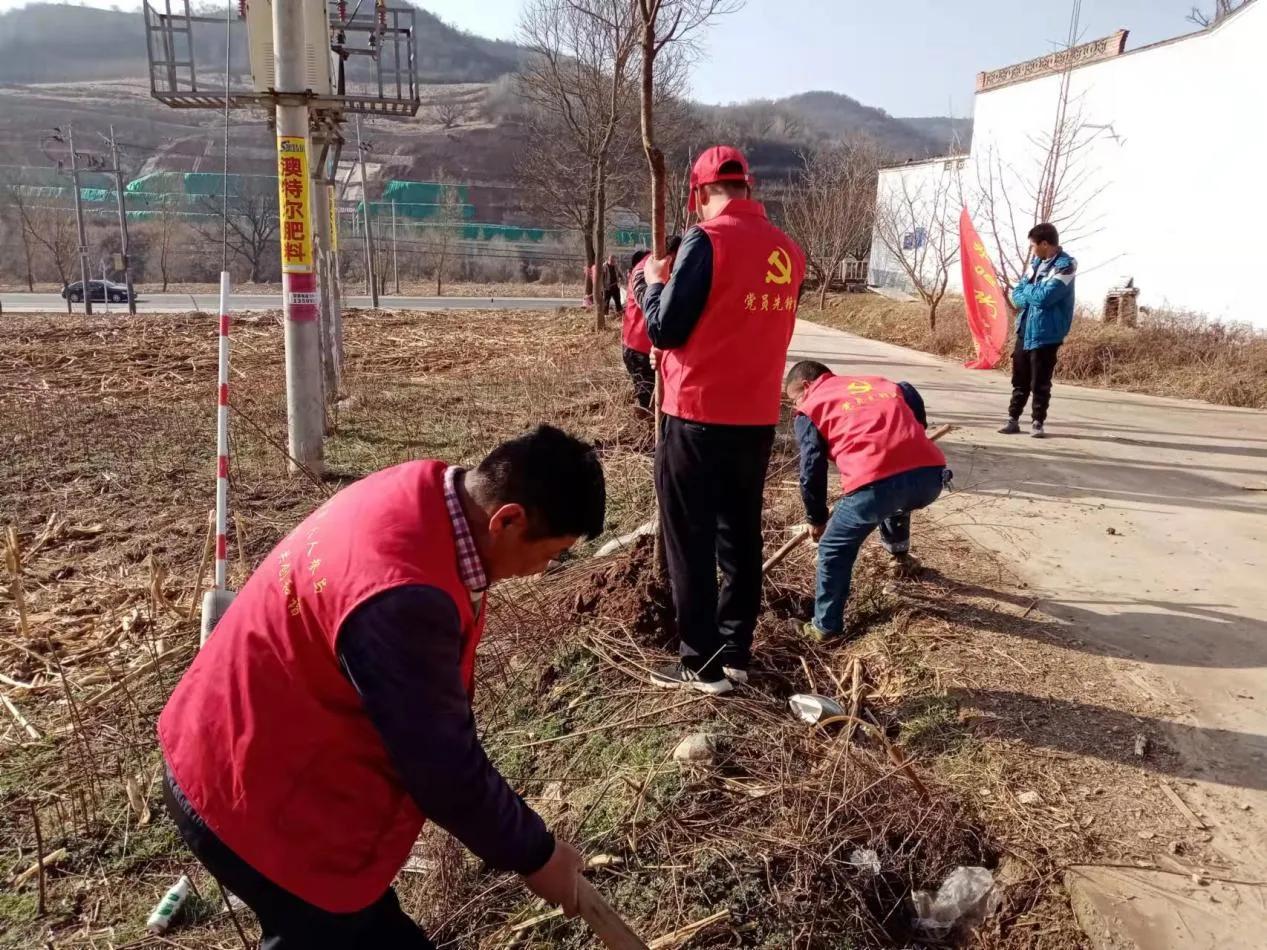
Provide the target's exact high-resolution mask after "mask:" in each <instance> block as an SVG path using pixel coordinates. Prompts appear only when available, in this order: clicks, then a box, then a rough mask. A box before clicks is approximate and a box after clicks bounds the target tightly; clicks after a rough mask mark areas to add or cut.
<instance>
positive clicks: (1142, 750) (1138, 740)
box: [1135, 735, 1153, 759]
mask: <svg viewBox="0 0 1267 950" xmlns="http://www.w3.org/2000/svg"><path fill="white" fill-rule="evenodd" d="M1152 745H1153V743H1152V740H1151V739H1149V738H1148V736H1145V735H1138V736H1136V737H1135V754H1136V755H1137V756H1139V757H1140V758H1141V759H1142V758H1143V757H1144V756H1146V755H1148V750H1149V749H1151V748H1152Z"/></svg>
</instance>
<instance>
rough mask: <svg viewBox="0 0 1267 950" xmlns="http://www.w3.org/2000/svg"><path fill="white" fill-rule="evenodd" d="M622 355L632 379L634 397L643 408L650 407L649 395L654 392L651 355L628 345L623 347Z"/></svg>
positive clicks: (653, 372)
mask: <svg viewBox="0 0 1267 950" xmlns="http://www.w3.org/2000/svg"><path fill="white" fill-rule="evenodd" d="M624 357H625V369H626V370H628V371H629V378H630V379H631V380H633V388H634V398H635V399H637V400H638V405H640V406H641V407H642V408H643V409H650V408H651V397H652V394H653V393H654V392H655V371H654V370H652V368H651V357H650V355H649V354H647V353H639V352H638V351H637V350H631V349H630V348H629V347H625V349H624Z"/></svg>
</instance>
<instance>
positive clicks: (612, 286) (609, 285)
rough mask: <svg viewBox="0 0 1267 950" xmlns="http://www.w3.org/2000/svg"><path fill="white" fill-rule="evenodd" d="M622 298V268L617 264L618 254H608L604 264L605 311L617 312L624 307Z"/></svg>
mask: <svg viewBox="0 0 1267 950" xmlns="http://www.w3.org/2000/svg"><path fill="white" fill-rule="evenodd" d="M624 306H625V305H624V302H623V301H622V300H621V299H620V268H619V267H617V266H616V255H615V254H608V255H607V260H606V261H605V262H604V264H603V313H611V312H612V309H613V307H614V308H615V312H616V313H620V311H621V310H622V309H624Z"/></svg>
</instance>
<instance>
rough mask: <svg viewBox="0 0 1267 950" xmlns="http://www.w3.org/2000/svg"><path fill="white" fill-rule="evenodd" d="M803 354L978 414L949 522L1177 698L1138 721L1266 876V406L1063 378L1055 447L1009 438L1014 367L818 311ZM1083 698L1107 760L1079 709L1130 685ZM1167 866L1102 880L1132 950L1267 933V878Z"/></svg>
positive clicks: (1230, 844)
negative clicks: (1237, 883)
mask: <svg viewBox="0 0 1267 950" xmlns="http://www.w3.org/2000/svg"><path fill="white" fill-rule="evenodd" d="M789 358H790V359H793V360H795V359H804V358H812V359H820V360H823V361H824V362H827V363H829V364H831V365H833V366H835V367H837V368H839V369H849V370H853V371H856V372H860V373H875V374H880V375H885V376H889V377H891V378H894V379H906V380H909V381H910V382H912V383H914V384H915V385H916V386H917V387H918V388H919V389H920V391H921V392H922V393H923V396H924V399H925V401H926V402H927V404H928V407H929V420H930V422H932V423H933V424H940V423H944V422H951V423H954V424H955V425H958V426H962V428H961V429H960V430H959V431H957V432H955V433H952V434H951V435H950V436H949V437H948V438H946V439H945V440H943V442H942V445H943V446H944V447H945V448H946V450H947V455H948V456H949V457H950V460H951V465H952V467H953V468H954V470H955V478H956V483H957V486H958V488H959V493H958V494H956V495H954V496H952V497H951V498H949V499H946V500H945V501H943V502H941V503H939V506H938V517H939V519H940V520H942V521H943V522H945V523H949V524H954V525H956V526H958V527H960V528H961V529H962V530H964V531H965V532H966V533H967V534H968V536H969V537H971V538H972V539H974V540H975V541H977V542H978V543H980V544H982V545H983V546H985V547H987V548H989V549H991V550H993V551H995V552H997V553H999V554H1000V555H1002V556H1003V559H1004V561H1005V563H1008V564H1010V565H1011V566H1012V568H1013V569H1014V570H1015V572H1016V574H1017V575H1018V576H1019V577H1020V579H1021V580H1023V581H1024V582H1025V583H1026V584H1028V586H1029V588H1030V589H1031V590H1032V591H1033V592H1034V598H1035V599H1036V601H1037V609H1039V610H1042V611H1043V612H1045V613H1047V614H1049V615H1051V616H1053V617H1056V618H1058V619H1060V620H1063V621H1065V622H1067V623H1068V624H1069V625H1070V627H1071V633H1073V635H1074V636H1075V637H1076V638H1077V639H1076V640H1073V641H1071V642H1072V643H1074V644H1077V646H1075V647H1071V649H1083V650H1086V651H1088V652H1090V653H1094V654H1099V655H1103V656H1106V657H1109V658H1110V659H1112V660H1113V662H1114V666H1115V668H1116V669H1117V670H1118V671H1119V672H1120V674H1121V676H1120V681H1121V684H1122V688H1123V690H1134V691H1136V692H1144V693H1147V694H1148V695H1150V696H1151V697H1153V698H1154V699H1157V700H1160V701H1162V702H1164V703H1165V704H1166V705H1167V707H1168V708H1169V709H1170V710H1171V711H1172V714H1171V716H1170V717H1168V719H1166V720H1165V721H1160V722H1146V723H1141V724H1140V725H1141V726H1143V727H1145V728H1140V730H1139V731H1140V732H1152V733H1153V734H1160V735H1165V736H1168V737H1169V740H1170V742H1171V744H1172V745H1173V746H1174V748H1175V750H1176V751H1177V752H1178V755H1177V756H1175V757H1174V763H1173V764H1167V765H1166V766H1165V767H1164V770H1162V768H1161V767H1158V766H1154V769H1155V770H1156V771H1158V773H1159V774H1158V775H1157V778H1158V779H1160V780H1162V781H1165V782H1167V783H1168V784H1169V785H1170V787H1171V789H1173V790H1174V791H1175V792H1176V793H1177V794H1178V795H1179V796H1180V797H1181V798H1182V799H1183V801H1184V802H1186V804H1187V806H1189V807H1190V809H1191V810H1192V812H1193V813H1194V815H1193V817H1192V818H1191V819H1189V820H1190V821H1193V822H1194V823H1195V822H1196V821H1197V820H1200V822H1201V823H1202V824H1204V825H1206V827H1207V828H1208V831H1209V833H1210V834H1211V835H1212V842H1211V843H1212V844H1213V846H1214V847H1215V848H1216V849H1217V850H1218V851H1219V852H1220V853H1221V854H1222V855H1223V856H1224V857H1225V859H1226V865H1225V866H1222V867H1218V868H1214V867H1211V868H1209V869H1208V873H1209V874H1211V875H1213V876H1216V877H1226V878H1231V879H1237V880H1242V881H1267V678H1265V676H1264V673H1265V670H1264V667H1267V413H1265V412H1257V411H1252V410H1241V409H1227V408H1221V407H1216V406H1211V405H1207V404H1204V403H1197V402H1190V401H1182V400H1176V399H1163V398H1155V397H1148V396H1138V395H1133V394H1129V393H1121V392H1114V391H1109V390H1097V389H1084V388H1079V387H1074V386H1057V387H1056V389H1055V393H1054V395H1053V398H1052V410H1051V414H1050V418H1049V422H1048V425H1049V427H1050V436H1049V438H1048V439H1047V440H1045V441H1042V442H1039V441H1036V440H1033V439H1030V438H1029V437H1028V436H1027V435H1026V436H1003V435H998V434H997V433H996V432H995V430H996V429H997V428H998V426H999V425H1000V424H1001V423H1002V421H1003V419H1004V418H1005V416H1006V404H1007V399H1008V392H1009V386H1008V382H1007V379H1006V378H1005V377H1004V376H1003V375H1002V374H998V373H992V372H979V371H969V370H965V369H962V368H961V367H959V366H958V365H955V364H951V363H948V362H945V361H943V360H941V359H938V358H936V357H932V356H929V355H927V354H924V353H919V352H916V351H913V350H907V349H903V348H901V347H897V346H892V345H889V344H885V343H877V342H874V341H870V340H864V339H861V338H859V337H855V336H851V335H849V334H846V333H842V332H840V331H837V330H832V329H829V328H826V327H822V326H818V325H815V324H811V323H807V322H804V321H802V322H800V323H799V324H798V327H797V333H796V336H795V337H794V339H793V342H792V350H791V353H790V354H789ZM1064 705H1065V706H1066V708H1064V709H1062V710H1060V711H1059V713H1058V715H1060V716H1061V717H1062V718H1064V719H1065V720H1066V721H1067V723H1068V729H1067V730H1066V731H1065V736H1066V739H1065V741H1063V742H1058V743H1057V744H1056V748H1059V749H1062V750H1063V751H1067V752H1074V753H1078V754H1083V755H1097V754H1103V753H1100V751H1099V750H1097V749H1096V748H1094V747H1088V745H1089V744H1088V743H1087V742H1086V741H1085V740H1084V739H1083V737H1082V735H1081V732H1080V729H1079V722H1080V721H1084V720H1085V717H1091V716H1099V717H1103V716H1114V715H1117V713H1116V712H1115V711H1114V710H1113V708H1112V707H1113V697H1105V696H1087V697H1086V699H1085V702H1084V703H1082V704H1064ZM1129 727H1130V723H1129V721H1128V722H1127V723H1126V724H1125V725H1124V726H1123V728H1129ZM1018 735H1021V736H1023V735H1024V730H1023V729H1018ZM1045 741H1048V742H1050V741H1051V740H1050V739H1046V740H1045ZM1137 763H1138V764H1139V766H1140V767H1141V768H1142V769H1146V770H1147V769H1149V768H1150V766H1151V765H1152V763H1151V762H1150V760H1149V758H1148V757H1144V758H1142V759H1139V760H1137ZM1178 807H1180V806H1178V805H1176V808H1178ZM1134 873H1135V872H1132V874H1134ZM1155 877H1156V879H1155V880H1150V881H1149V882H1148V886H1147V887H1145V886H1143V885H1141V884H1140V883H1139V882H1138V880H1136V879H1134V878H1133V879H1132V880H1131V881H1124V880H1118V879H1113V880H1106V879H1104V875H1103V873H1100V874H1099V875H1098V876H1093V877H1086V878H1084V879H1083V880H1085V881H1086V882H1088V883H1086V885H1085V887H1086V888H1087V889H1088V891H1089V892H1088V894H1087V895H1085V896H1086V900H1085V901H1083V903H1085V904H1087V906H1088V908H1089V909H1090V910H1091V912H1092V913H1093V914H1096V915H1098V916H1100V917H1101V918H1105V917H1108V918H1111V921H1105V924H1106V929H1108V930H1113V931H1116V936H1117V937H1118V938H1127V937H1129V938H1131V940H1132V942H1130V943H1125V944H1122V945H1124V946H1136V945H1137V946H1147V947H1170V946H1175V947H1179V946H1183V947H1198V946H1207V945H1208V946H1215V945H1217V946H1220V947H1240V946H1246V947H1248V946H1251V945H1252V946H1258V945H1259V944H1257V943H1249V942H1245V941H1257V940H1259V939H1261V938H1260V934H1259V933H1258V932H1257V929H1258V928H1256V927H1255V928H1252V929H1250V930H1247V929H1246V928H1245V927H1244V926H1243V925H1244V924H1245V923H1247V922H1248V921H1251V920H1258V921H1261V919H1262V915H1263V914H1264V913H1265V912H1267V889H1263V888H1242V889H1240V890H1239V891H1236V892H1235V893H1234V894H1233V896H1232V897H1231V898H1229V896H1228V895H1227V894H1226V893H1222V894H1215V893H1214V892H1212V891H1211V890H1210V889H1209V888H1207V887H1205V886H1204V884H1195V883H1193V881H1192V880H1191V879H1190V878H1187V877H1184V876H1182V875H1178V874H1170V875H1157V876H1155ZM1080 886H1081V885H1079V884H1077V883H1076V882H1075V883H1074V886H1073V889H1074V890H1075V891H1076V890H1078V889H1079V887H1080ZM1115 889H1116V890H1117V891H1120V893H1114V894H1112V895H1108V896H1105V895H1106V893H1107V892H1108V891H1113V890H1115ZM1075 897H1076V900H1075V902H1076V903H1077V902H1078V900H1077V895H1075ZM1101 897H1103V898H1104V899H1103V900H1099V899H1098V898H1101ZM1123 898H1125V899H1123ZM1097 905H1098V906H1097ZM1229 915H1230V916H1229ZM1238 919H1239V921H1240V923H1241V925H1242V926H1239V927H1238V926H1237V924H1236V921H1237V920H1238ZM1106 945H1109V944H1106ZM1112 945H1114V946H1117V945H1118V944H1112Z"/></svg>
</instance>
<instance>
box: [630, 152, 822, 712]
mask: <svg viewBox="0 0 1267 950" xmlns="http://www.w3.org/2000/svg"><path fill="white" fill-rule="evenodd" d="M689 207H690V210H692V211H694V212H696V213H697V215H698V217H699V224H698V225H696V226H695V227H693V228H691V229H690V230H689V231H688V232H687V233H686V235H685V237H684V238H683V239H682V246H681V248H680V249H679V250H678V253H677V256H676V257H675V258H674V260H673V262H672V276H671V277H670V275H669V261H668V260H667V259H662V260H649V261H648V262H647V263H646V264H645V265H644V268H643V269H644V271H645V274H646V280H647V290H646V294H645V295H644V297H643V311H644V313H645V315H646V320H647V335H648V336H649V337H650V338H651V342H652V344H653V345H654V346H655V347H657V348H658V349H659V350H662V351H663V353H662V354H661V355H660V356H659V370H660V372H661V373H662V374H663V378H662V385H663V391H664V404H663V411H664V428H663V431H662V433H661V439H660V446H659V449H658V450H657V452H656V460H655V475H656V494H657V495H658V497H659V500H660V529H661V531H663V533H664V550H665V554H666V556H667V560H668V568H669V580H670V583H671V584H672V587H673V603H674V608H675V611H676V614H677V625H678V634H679V636H680V638H681V649H680V652H681V656H680V661H679V662H678V663H676V664H673V665H671V666H668V667H665V668H664V669H662V670H658V671H657V672H656V673H655V675H654V676H653V677H652V681H653V682H654V683H656V684H657V685H660V686H669V687H688V688H691V689H696V690H699V691H701V692H705V693H713V694H717V693H725V692H728V691H729V690H730V689H731V688H732V685H733V683H735V682H740V683H744V682H747V679H748V665H749V660H750V653H751V649H752V634H753V630H754V629H755V628H756V625H757V612H758V610H759V609H760V605H761V507H762V492H763V491H764V489H765V474H766V468H767V466H768V465H769V461H770V449H771V447H772V446H773V444H774V427H775V425H776V424H777V423H778V421H779V405H780V399H781V392H782V378H783V365H784V361H785V360H786V358H787V348H788V343H789V342H790V341H791V339H792V328H793V326H794V324H795V323H796V305H797V298H798V297H799V295H800V290H801V281H802V280H803V279H804V277H805V255H804V254H802V253H801V249H800V248H799V247H797V246H796V243H795V242H794V241H793V240H792V239H791V238H789V237H788V236H787V235H786V234H784V233H783V232H782V231H780V230H779V229H778V228H776V227H775V226H774V225H773V224H771V223H770V221H769V220H768V219H767V218H766V215H765V209H764V208H763V207H762V206H761V205H760V204H758V203H757V202H755V201H753V200H752V187H751V178H750V176H749V174H748V163H747V161H746V160H745V159H744V157H743V153H742V152H740V151H739V150H738V149H735V148H730V147H728V146H714V147H713V148H710V149H708V150H707V151H705V152H704V153H703V154H702V155H700V157H699V159H698V160H697V161H696V162H695V166H694V168H692V169H691V197H690V205H689ZM719 567H720V569H721V575H722V582H721V589H720V591H719V590H718V586H717V572H718V568H719Z"/></svg>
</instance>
